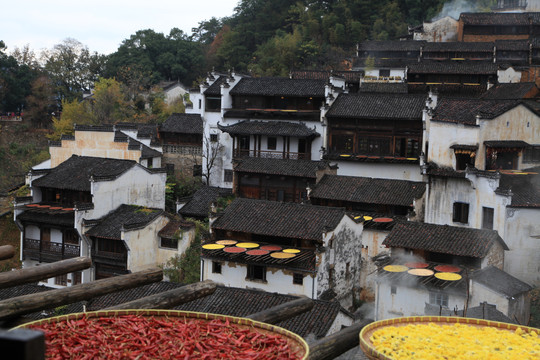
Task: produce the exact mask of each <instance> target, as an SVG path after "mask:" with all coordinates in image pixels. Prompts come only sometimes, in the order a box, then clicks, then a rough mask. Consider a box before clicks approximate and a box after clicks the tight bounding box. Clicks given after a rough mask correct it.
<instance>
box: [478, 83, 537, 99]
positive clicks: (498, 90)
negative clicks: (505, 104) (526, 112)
mask: <svg viewBox="0 0 540 360" xmlns="http://www.w3.org/2000/svg"><path fill="white" fill-rule="evenodd" d="M537 92H538V88H537V87H536V84H535V83H533V82H519V83H504V84H497V85H495V86H493V87H492V88H491V89H489V90H488V91H486V92H485V93H484V94H482V96H481V98H482V99H490V100H518V99H523V98H525V96H527V95H528V94H529V93H532V94H531V95H535V94H536V93H537Z"/></svg>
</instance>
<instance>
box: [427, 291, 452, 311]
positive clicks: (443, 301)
mask: <svg viewBox="0 0 540 360" xmlns="http://www.w3.org/2000/svg"><path fill="white" fill-rule="evenodd" d="M429 303H430V304H431V305H439V306H444V307H446V308H447V307H448V295H447V294H443V293H436V292H430V293H429Z"/></svg>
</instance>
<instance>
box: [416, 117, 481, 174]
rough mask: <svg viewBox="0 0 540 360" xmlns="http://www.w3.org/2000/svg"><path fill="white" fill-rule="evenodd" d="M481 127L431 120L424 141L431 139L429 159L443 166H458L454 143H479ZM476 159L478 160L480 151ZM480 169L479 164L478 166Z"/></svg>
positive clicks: (453, 167)
mask: <svg viewBox="0 0 540 360" xmlns="http://www.w3.org/2000/svg"><path fill="white" fill-rule="evenodd" d="M478 131H479V128H478V127H475V126H466V125H463V124H450V123H446V122H440V121H430V122H429V131H424V141H426V140H427V141H429V147H428V157H427V161H429V162H434V163H436V164H437V165H439V166H441V167H451V168H452V169H455V168H456V157H455V155H454V149H451V148H450V147H451V146H452V145H458V144H459V145H479V144H478V141H479V138H478ZM475 161H477V162H478V153H477V158H476V159H475ZM476 164H477V163H476ZM476 167H477V168H478V169H480V167H478V165H477V166H476Z"/></svg>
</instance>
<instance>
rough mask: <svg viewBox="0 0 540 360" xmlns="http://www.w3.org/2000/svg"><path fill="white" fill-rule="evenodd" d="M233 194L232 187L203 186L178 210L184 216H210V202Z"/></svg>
mask: <svg viewBox="0 0 540 360" xmlns="http://www.w3.org/2000/svg"><path fill="white" fill-rule="evenodd" d="M230 195H232V190H231V189H223V188H220V187H215V186H206V185H205V186H203V187H201V188H200V189H199V190H197V191H196V192H195V194H193V196H192V197H191V199H190V200H189V201H188V202H187V203H186V204H185V205H184V206H183V207H182V208H181V209H180V210H179V211H178V213H179V214H180V215H182V216H184V217H208V212H209V211H210V204H212V202H214V201H216V200H217V199H218V198H219V197H224V196H230Z"/></svg>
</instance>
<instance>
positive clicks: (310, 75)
mask: <svg viewBox="0 0 540 360" xmlns="http://www.w3.org/2000/svg"><path fill="white" fill-rule="evenodd" d="M363 74H364V72H363V71H340V70H334V71H324V70H293V71H291V74H290V76H291V79H311V80H325V81H327V80H328V79H329V78H330V76H338V77H341V78H344V79H345V81H347V82H358V81H360V78H361V77H362V76H363Z"/></svg>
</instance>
